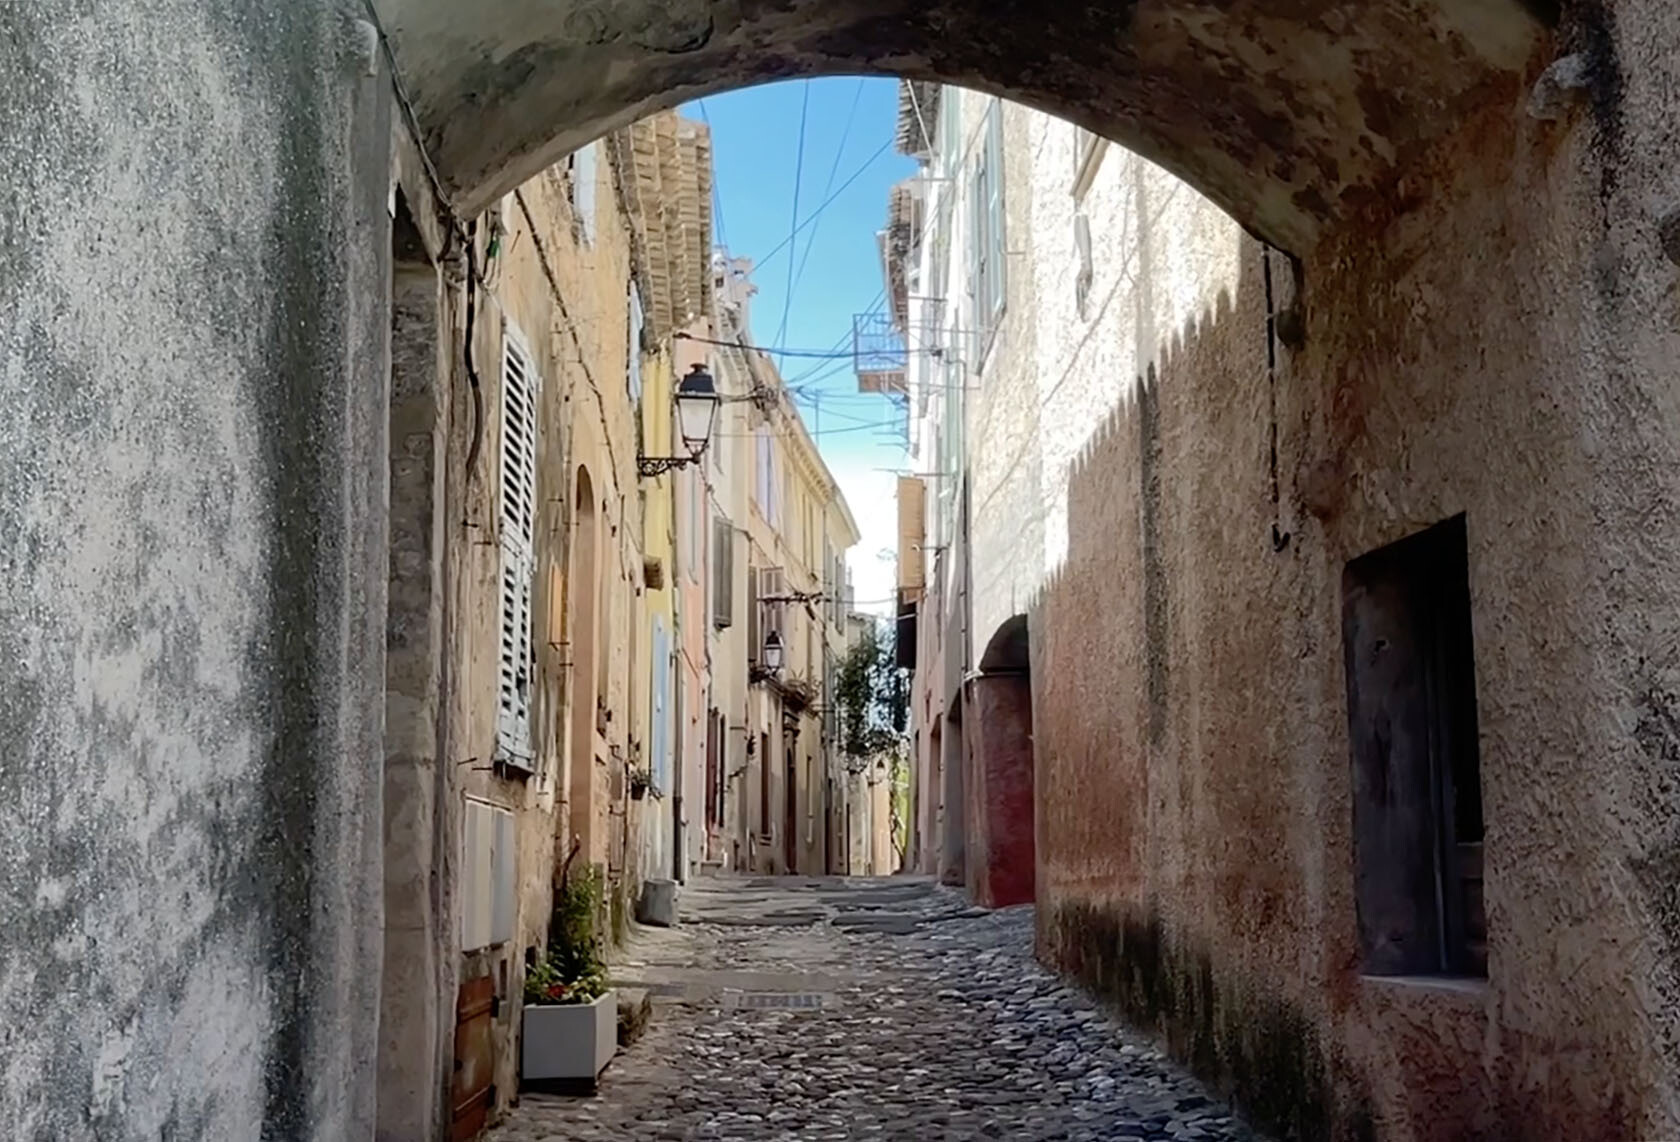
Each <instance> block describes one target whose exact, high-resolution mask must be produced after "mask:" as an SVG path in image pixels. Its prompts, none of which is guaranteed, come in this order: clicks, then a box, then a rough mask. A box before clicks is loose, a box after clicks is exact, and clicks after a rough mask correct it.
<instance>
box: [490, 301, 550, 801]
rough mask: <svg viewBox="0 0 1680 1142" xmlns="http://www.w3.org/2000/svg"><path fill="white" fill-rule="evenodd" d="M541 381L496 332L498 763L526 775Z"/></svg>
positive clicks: (526, 358) (508, 333)
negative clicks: (498, 416) (499, 404)
mask: <svg viewBox="0 0 1680 1142" xmlns="http://www.w3.org/2000/svg"><path fill="white" fill-rule="evenodd" d="M539 386H540V378H539V377H538V375H537V371H536V367H535V365H534V363H533V362H532V360H531V355H530V351H529V350H528V349H526V347H525V342H524V339H523V338H521V337H520V335H519V332H518V331H517V330H516V329H515V328H514V327H513V325H512V324H511V323H508V322H504V323H503V327H502V433H501V436H502V451H501V489H500V500H501V514H500V519H499V526H500V535H501V544H500V546H501V560H502V571H501V646H500V657H501V661H500V668H499V669H500V680H499V688H498V694H497V716H496V760H497V761H499V762H502V763H504V764H506V765H510V766H512V767H514V768H516V769H522V770H525V771H527V772H529V771H530V770H531V769H532V749H531V674H532V665H533V662H532V640H531V578H532V575H533V572H534V569H535V566H536V564H535V560H534V558H533V554H532V544H533V541H534V539H535V526H536V499H537V489H536V483H537V391H538V388H539Z"/></svg>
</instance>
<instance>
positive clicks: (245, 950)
mask: <svg viewBox="0 0 1680 1142" xmlns="http://www.w3.org/2000/svg"><path fill="white" fill-rule="evenodd" d="M365 32H366V29H365V28H359V27H358V26H357V25H355V24H354V23H353V22H352V21H349V20H341V19H340V13H339V6H338V5H337V4H334V3H328V2H326V0H300V2H298V3H291V4H286V5H273V4H267V3H255V2H239V3H231V4H230V3H215V4H211V3H204V2H201V0H160V2H159V3H154V4H148V5H121V6H117V7H115V8H113V6H111V5H109V4H101V3H94V2H91V0H74V2H70V3H62V4H52V5H33V4H10V5H6V6H5V7H4V9H0V103H4V105H5V107H6V112H5V114H4V115H3V116H0V167H3V169H4V171H5V174H4V176H0V185H3V187H4V189H3V190H0V314H3V315H4V316H3V317H0V391H3V392H4V393H5V398H4V400H0V568H3V569H4V570H3V571H0V836H3V837H4V838H5V840H4V842H3V843H0V900H3V901H4V904H0V1002H3V1003H4V1005H5V1010H6V1012H7V1017H6V1030H5V1032H4V1040H5V1047H4V1049H3V1054H4V1056H5V1060H6V1061H5V1066H4V1067H3V1068H0V1121H4V1122H5V1123H6V1126H5V1131H6V1133H8V1134H9V1135H11V1136H15V1137H20V1138H23V1137H26V1138H55V1139H65V1140H75V1139H90V1138H94V1137H101V1138H108V1137H133V1138H140V1137H146V1138H157V1137H163V1136H170V1137H175V1138H182V1139H220V1138H255V1137H258V1136H265V1137H275V1138H281V1137H284V1138H299V1139H304V1138H319V1139H342V1138H350V1137H358V1136H366V1135H367V1134H368V1133H369V1132H370V1131H371V1129H372V1122H373V1100H374V1081H373V1060H374V1055H375V1050H374V1035H375V1030H376V1027H377V1019H378V1006H379V1000H378V995H379V982H378V964H379V941H378V934H379V855H378V854H379V850H378V845H379V832H380V830H379V804H380V758H381V756H382V753H383V749H382V745H381V741H380V724H381V721H380V711H381V709H382V707H383V701H384V673H385V671H384V642H385V630H384V612H385V591H384V582H385V573H384V568H385V501H384V489H385V465H386V450H385V439H386V408H385V391H386V385H385V380H384V378H385V376H386V373H387V369H386V351H385V312H386V306H387V299H388V297H389V295H390V287H389V284H388V279H387V276H386V275H387V268H386V267H387V257H388V247H389V237H388V234H389V231H388V220H387V216H386V212H385V190H386V185H387V182H386V170H387V166H388V162H389V153H390V138H391V136H390V123H389V91H390V83H389V77H388V76H387V75H386V74H385V73H384V72H383V70H382V69H381V68H380V67H379V66H378V60H377V56H376V55H375V54H374V52H373V40H372V39H371V37H369V36H368V35H366V34H365Z"/></svg>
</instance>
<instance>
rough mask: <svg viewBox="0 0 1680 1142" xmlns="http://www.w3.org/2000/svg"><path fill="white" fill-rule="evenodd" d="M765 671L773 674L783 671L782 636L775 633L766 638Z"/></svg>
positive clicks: (772, 632)
mask: <svg viewBox="0 0 1680 1142" xmlns="http://www.w3.org/2000/svg"><path fill="white" fill-rule="evenodd" d="M764 669H765V670H767V671H769V672H770V673H771V674H780V673H781V670H782V636H781V635H779V634H777V633H776V632H775V631H771V632H770V633H769V634H767V635H765V636H764Z"/></svg>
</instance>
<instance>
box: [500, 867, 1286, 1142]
mask: <svg viewBox="0 0 1680 1142" xmlns="http://www.w3.org/2000/svg"><path fill="white" fill-rule="evenodd" d="M683 918H684V922H683V926H682V927H681V928H679V929H675V930H670V931H664V930H659V929H642V930H640V931H639V932H638V933H637V937H636V939H635V941H634V942H633V944H632V946H631V948H630V949H629V952H628V958H627V960H626V962H624V963H622V964H620V965H618V966H617V967H616V968H615V970H614V978H615V980H616V981H618V982H620V983H622V984H624V985H627V986H636V987H644V988H646V989H648V991H649V992H650V994H651V995H652V996H653V999H654V1004H655V1010H654V1016H653V1022H652V1024H651V1025H650V1027H649V1030H648V1032H647V1034H646V1035H645V1036H644V1037H643V1038H642V1039H641V1040H640V1041H639V1042H637V1043H635V1044H634V1045H633V1046H631V1047H630V1048H629V1049H628V1050H625V1051H621V1052H620V1054H619V1055H618V1057H617V1058H616V1059H615V1060H614V1061H613V1063H612V1064H611V1066H609V1067H608V1069H607V1071H606V1073H605V1075H604V1076H603V1078H602V1082H601V1089H600V1092H599V1094H598V1095H597V1096H595V1097H593V1098H576V1099H567V1098H557V1097H550V1096H545V1095H534V1094H533V1095H527V1096H525V1097H524V1099H523V1100H522V1102H521V1105H519V1106H518V1107H517V1108H515V1110H514V1111H513V1113H512V1114H511V1115H510V1116H509V1118H508V1120H507V1121H506V1122H505V1123H504V1124H503V1125H502V1126H501V1127H500V1128H499V1129H498V1130H497V1131H496V1132H495V1133H494V1134H493V1135H492V1139H493V1142H594V1140H597V1139H600V1140H605V1139H784V1138H786V1139H791V1138H801V1139H806V1138H809V1139H857V1138H881V1139H888V1138H891V1139H917V1140H922V1139H968V1138H1002V1139H1089V1140H1093V1142H1094V1140H1099V1139H1100V1140H1103V1142H1121V1140H1126V1139H1137V1140H1144V1139H1179V1140H1185V1142H1189V1140H1194V1139H1249V1138H1252V1137H1253V1135H1252V1133H1251V1132H1250V1131H1248V1130H1247V1129H1246V1128H1244V1127H1243V1126H1242V1125H1241V1124H1240V1123H1238V1122H1235V1121H1234V1120H1233V1118H1232V1116H1231V1114H1230V1112H1229V1111H1228V1110H1227V1109H1226V1108H1225V1107H1224V1106H1223V1105H1221V1104H1220V1103H1219V1102H1218V1101H1217V1100H1215V1099H1213V1098H1211V1097H1210V1096H1209V1095H1208V1094H1207V1093H1206V1092H1205V1091H1204V1090H1203V1089H1202V1088H1201V1087H1200V1086H1199V1085H1198V1084H1197V1083H1196V1082H1195V1080H1194V1079H1192V1078H1190V1077H1189V1076H1187V1075H1186V1074H1185V1073H1184V1072H1183V1071H1182V1070H1180V1069H1179V1068H1178V1067H1176V1066H1174V1065H1173V1064H1171V1063H1170V1062H1168V1061H1167V1060H1165V1059H1163V1058H1162V1057H1161V1056H1160V1054H1159V1053H1158V1052H1156V1051H1155V1050H1154V1048H1152V1047H1151V1046H1149V1045H1148V1044H1147V1043H1145V1042H1144V1041H1142V1040H1141V1039H1139V1038H1137V1037H1136V1036H1134V1035H1132V1034H1130V1033H1129V1032H1127V1031H1125V1030H1123V1029H1122V1028H1121V1027H1120V1026H1119V1025H1117V1024H1116V1023H1115V1022H1114V1021H1113V1020H1111V1019H1110V1018H1108V1017H1107V1016H1106V1015H1104V1014H1102V1013H1101V1012H1100V1011H1098V1010H1097V1009H1096V1008H1095V1006H1094V1005H1093V1004H1092V1003H1091V1001H1090V1000H1089V999H1088V998H1086V997H1085V996H1084V995H1083V994H1082V993H1080V992H1078V991H1076V990H1074V989H1070V988H1066V987H1063V986H1062V985H1061V984H1060V982H1059V981H1057V980H1056V979H1055V978H1054V977H1052V976H1051V975H1050V974H1049V973H1047V972H1046V971H1044V969H1042V968H1041V967H1040V966H1039V965H1038V964H1037V963H1036V961H1034V959H1033V958H1032V950H1031V948H1032V912H1031V909H1030V908H1016V909H1009V910H1005V911H1002V912H996V913H986V912H981V911H978V910H974V909H970V908H968V907H966V906H965V905H964V904H963V903H962V902H961V900H960V898H959V896H958V895H957V894H956V893H954V892H951V891H949V890H946V889H942V888H939V887H937V886H935V885H932V884H930V883H928V882H927V881H920V880H905V879H894V880H874V881H861V880H838V879H822V880H813V879H807V878H799V879H794V878H789V879H785V880H765V879H757V880H749V879H745V878H741V879H723V878H720V879H702V880H699V881H697V882H696V883H694V884H691V885H690V886H688V887H687V888H686V889H685V895H684V898H683Z"/></svg>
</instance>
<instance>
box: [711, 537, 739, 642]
mask: <svg viewBox="0 0 1680 1142" xmlns="http://www.w3.org/2000/svg"><path fill="white" fill-rule="evenodd" d="M712 552H713V561H714V562H713V572H712V622H713V623H715V624H716V625H717V626H719V627H727V626H733V625H734V623H735V533H734V530H733V529H732V528H731V527H730V526H729V521H728V520H726V519H721V518H720V519H715V520H713V521H712Z"/></svg>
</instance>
